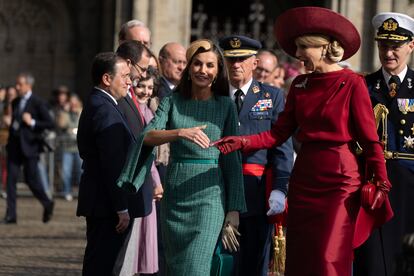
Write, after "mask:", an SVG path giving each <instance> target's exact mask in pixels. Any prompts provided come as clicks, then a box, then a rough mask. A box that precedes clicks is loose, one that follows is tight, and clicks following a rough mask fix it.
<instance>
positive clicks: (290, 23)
mask: <svg viewBox="0 0 414 276" xmlns="http://www.w3.org/2000/svg"><path fill="white" fill-rule="evenodd" d="M274 33H275V36H276V39H277V41H278V43H279V45H280V47H282V49H283V50H284V51H285V52H286V53H288V54H289V55H290V56H292V57H294V56H295V55H296V44H295V39H296V38H297V37H299V36H302V35H309V34H321V35H327V36H330V37H332V38H334V39H335V40H337V41H338V42H339V43H340V44H341V46H342V47H343V48H344V56H343V58H342V60H345V59H348V58H350V57H351V56H353V55H354V54H355V53H356V52H357V51H358V49H359V46H360V45H361V38H360V36H359V33H358V31H357V29H356V28H355V26H354V24H352V23H351V21H349V20H348V19H347V18H345V17H344V16H342V15H340V14H339V13H336V12H334V11H332V10H330V9H325V8H320V7H300V8H294V9H290V10H287V11H286V12H284V13H282V14H281V15H280V16H279V17H278V18H277V19H276V22H275V27H274Z"/></svg>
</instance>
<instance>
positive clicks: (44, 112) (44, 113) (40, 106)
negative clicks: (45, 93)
mask: <svg viewBox="0 0 414 276" xmlns="http://www.w3.org/2000/svg"><path fill="white" fill-rule="evenodd" d="M32 97H33V96H32ZM33 104H34V107H35V108H36V109H37V112H36V113H37V114H36V117H34V118H33V119H35V120H36V123H35V126H34V130H35V131H42V130H45V129H52V128H54V121H53V119H52V117H51V116H50V113H49V111H48V109H47V106H46V103H44V102H43V101H42V100H40V99H38V98H33ZM32 115H33V114H32Z"/></svg>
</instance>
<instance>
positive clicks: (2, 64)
mask: <svg viewBox="0 0 414 276" xmlns="http://www.w3.org/2000/svg"><path fill="white" fill-rule="evenodd" d="M304 5H313V6H323V7H328V8H331V9H333V10H335V11H338V12H340V13H342V14H343V15H344V16H346V17H348V18H349V19H350V20H351V21H352V22H354V24H355V25H356V26H357V28H358V30H359V31H360V33H361V37H362V47H361V49H360V50H359V52H358V53H357V54H356V55H355V56H354V57H352V58H351V59H350V60H349V62H350V63H351V65H352V67H353V68H354V69H355V70H360V71H365V72H369V71H373V70H374V69H376V68H378V67H379V63H378V59H377V51H376V47H375V44H374V42H373V39H372V38H373V35H374V30H373V29H372V27H371V23H370V20H371V18H372V16H373V15H375V14H376V13H378V12H381V11H397V12H404V13H407V14H409V15H411V16H414V1H413V0H313V1H310V0H297V1H296V0H295V1H289V0H277V1H275V0H226V1H223V0H88V1H83V0H12V1H11V0H0V57H1V59H0V84H1V85H7V84H13V83H14V80H15V76H16V75H17V74H18V73H19V72H21V71H30V72H33V73H34V75H35V77H36V80H37V82H36V85H35V92H36V93H38V94H40V95H42V96H43V97H45V98H49V97H50V95H51V94H50V93H51V90H52V89H53V88H54V87H56V86H58V85H60V84H65V85H67V86H69V88H70V89H71V90H72V91H75V92H77V93H79V94H80V95H82V96H85V95H87V94H88V92H89V90H90V86H91V83H90V72H89V71H90V63H91V61H92V58H93V56H94V55H95V54H96V53H98V52H101V51H111V50H113V49H115V48H116V47H117V46H118V44H117V33H118V30H119V27H120V25H121V24H122V23H124V22H125V21H127V20H130V19H132V18H137V19H140V20H141V21H144V22H145V23H146V24H147V25H148V26H149V28H150V29H151V31H152V42H153V44H152V45H153V46H152V48H153V50H154V52H155V53H158V51H159V49H160V48H161V46H162V45H163V44H164V43H166V42H168V41H177V42H180V43H183V44H184V45H188V43H189V42H190V41H191V40H192V39H196V38H198V37H208V38H211V39H213V40H217V39H218V38H219V37H221V36H223V35H226V34H230V33H241V34H246V35H249V36H252V37H255V38H256V39H259V40H261V41H262V42H263V44H264V45H265V47H267V48H277V43H276V42H275V40H274V38H273V34H272V28H273V22H274V20H275V18H276V17H277V16H278V15H279V14H280V13H282V12H283V11H284V10H286V9H289V8H292V7H296V6H304ZM236 11H237V14H236Z"/></svg>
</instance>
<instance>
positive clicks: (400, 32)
mask: <svg viewBox="0 0 414 276" xmlns="http://www.w3.org/2000/svg"><path fill="white" fill-rule="evenodd" d="M372 25H373V26H374V28H375V29H376V30H377V34H376V36H375V40H377V41H392V42H407V41H410V40H412V39H413V30H414V19H413V18H411V17H409V16H408V15H405V14H402V13H395V12H384V13H379V14H377V15H376V16H374V17H373V18H372Z"/></svg>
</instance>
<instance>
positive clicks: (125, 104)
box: [116, 41, 153, 217]
mask: <svg viewBox="0 0 414 276" xmlns="http://www.w3.org/2000/svg"><path fill="white" fill-rule="evenodd" d="M116 54H117V55H118V56H120V57H121V58H123V59H125V60H126V61H127V63H128V65H129V69H130V71H131V73H130V76H131V80H132V85H131V86H130V88H129V89H128V92H127V96H125V97H123V98H121V99H119V100H118V107H119V110H121V112H122V113H123V114H124V118H125V120H126V123H127V125H128V127H129V129H130V130H131V132H132V134H133V135H134V136H135V137H136V138H137V137H138V136H139V135H141V132H142V130H143V128H144V127H145V121H144V117H143V114H142V113H141V110H140V108H139V104H138V101H137V100H136V96H135V94H134V91H133V87H132V86H136V85H137V84H138V81H139V79H140V78H145V77H146V72H147V69H148V64H149V59H150V54H149V50H148V48H147V47H146V46H144V45H143V44H141V43H140V42H137V41H125V42H123V43H122V44H121V45H119V47H118V49H117V50H116ZM136 197H137V200H136V205H139V206H141V208H140V210H142V212H137V213H135V216H134V217H144V216H145V215H147V210H151V206H152V199H153V187H152V183H150V182H145V183H144V184H143V185H142V187H141V188H140V189H139V190H138V192H137V194H136ZM138 197H139V198H138Z"/></svg>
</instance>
